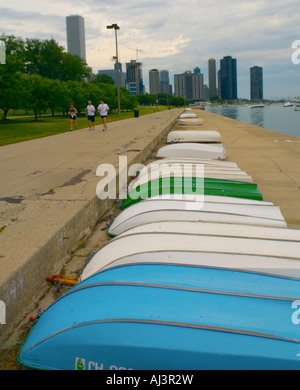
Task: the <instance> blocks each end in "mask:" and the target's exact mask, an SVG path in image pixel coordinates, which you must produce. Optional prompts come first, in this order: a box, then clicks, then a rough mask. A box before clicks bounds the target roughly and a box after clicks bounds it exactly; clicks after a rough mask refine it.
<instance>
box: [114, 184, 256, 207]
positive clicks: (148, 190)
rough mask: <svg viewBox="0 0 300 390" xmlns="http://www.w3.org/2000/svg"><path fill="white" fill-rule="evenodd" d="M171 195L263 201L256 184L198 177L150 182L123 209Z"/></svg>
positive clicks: (129, 195)
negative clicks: (141, 201)
mask: <svg viewBox="0 0 300 390" xmlns="http://www.w3.org/2000/svg"><path fill="white" fill-rule="evenodd" d="M169 194H170V195H171V194H192V195H216V196H232V197H236V198H246V199H254V200H263V197H262V194H261V193H260V192H259V190H258V188H257V184H254V183H247V182H243V181H233V180H221V179H209V178H197V177H164V178H160V179H155V180H150V181H148V182H147V183H144V184H142V185H140V186H137V187H136V188H134V189H133V190H132V191H130V192H129V193H128V194H127V197H126V198H125V199H124V200H123V202H122V208H123V209H125V208H126V207H128V206H131V205H132V204H134V203H137V202H139V201H140V200H143V199H146V198H151V197H153V196H159V195H169Z"/></svg>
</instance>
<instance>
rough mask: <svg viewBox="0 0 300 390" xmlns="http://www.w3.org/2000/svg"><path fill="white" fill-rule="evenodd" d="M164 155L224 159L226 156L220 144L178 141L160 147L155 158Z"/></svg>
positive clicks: (163, 156)
mask: <svg viewBox="0 0 300 390" xmlns="http://www.w3.org/2000/svg"><path fill="white" fill-rule="evenodd" d="M165 157H172V158H177V157H183V158H206V159H214V160H220V159H221V160H225V159H226V157H227V156H226V151H225V149H224V146H223V145H222V144H198V143H180V144H170V145H166V146H163V147H161V148H160V149H159V150H158V151H157V153H156V158H165Z"/></svg>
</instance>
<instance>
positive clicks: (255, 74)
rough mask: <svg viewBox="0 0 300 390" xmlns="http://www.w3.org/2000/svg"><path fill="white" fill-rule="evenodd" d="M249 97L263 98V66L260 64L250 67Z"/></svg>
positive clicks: (254, 98)
mask: <svg viewBox="0 0 300 390" xmlns="http://www.w3.org/2000/svg"><path fill="white" fill-rule="evenodd" d="M250 98H251V100H262V99H263V68H262V67H260V66H253V67H252V68H250Z"/></svg>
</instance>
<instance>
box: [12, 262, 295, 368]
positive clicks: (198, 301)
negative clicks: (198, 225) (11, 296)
mask: <svg viewBox="0 0 300 390" xmlns="http://www.w3.org/2000/svg"><path fill="white" fill-rule="evenodd" d="M299 298H300V279H293V278H290V277H281V276H275V275H268V274H266V273H265V274H262V273H259V272H249V271H243V270H234V269H221V268H214V267H207V266H206V267H201V266H191V265H183V264H182V265H180V264H159V263H155V257H154V258H153V263H149V262H148V263H133V264H130V263H128V264H126V265H122V266H115V267H111V268H107V269H106V270H102V271H100V272H96V273H95V274H93V275H91V276H90V277H88V278H86V279H83V280H81V281H80V283H78V284H77V285H76V286H75V287H73V288H71V289H70V290H69V291H68V292H67V293H65V294H64V295H63V296H62V297H61V298H60V299H58V300H57V301H56V302H55V303H53V304H52V305H51V306H50V307H49V308H48V309H47V310H46V311H45V312H44V313H43V314H42V315H41V317H40V318H39V320H38V321H37V323H36V325H35V326H34V328H33V330H32V331H31V333H30V334H29V336H28V338H27V340H26V342H25V344H24V345H23V347H22V349H21V351H20V353H19V356H18V359H19V362H20V363H21V364H22V365H25V366H27V367H30V368H34V369H45V370H95V369H103V370H109V369H134V370H155V369H159V370H174V369H181V370H184V369H187V370H191V369H197V370H207V369H225V370H231V369H232V370H237V369H246V370H252V369H253V370H257V369H264V370H269V369H270V370H281V369H289V370H290V369H300V333H299V326H300V325H297V324H299V322H300V320H299V321H298V318H300V314H298V316H297V304H296V303H295V301H297V300H298V299H299ZM299 306H300V303H299ZM298 311H299V310H298Z"/></svg>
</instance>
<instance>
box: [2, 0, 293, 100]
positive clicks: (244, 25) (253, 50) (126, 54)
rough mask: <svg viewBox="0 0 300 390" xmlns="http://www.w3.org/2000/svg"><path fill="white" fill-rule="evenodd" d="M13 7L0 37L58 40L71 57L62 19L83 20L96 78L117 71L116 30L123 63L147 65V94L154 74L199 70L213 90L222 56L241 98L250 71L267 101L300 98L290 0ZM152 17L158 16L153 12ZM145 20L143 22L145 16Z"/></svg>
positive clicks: (5, 12) (32, 2) (31, 0)
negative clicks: (231, 62)
mask: <svg viewBox="0 0 300 390" xmlns="http://www.w3.org/2000/svg"><path fill="white" fill-rule="evenodd" d="M82 4H83V3H82V2H81V1H79V0H73V1H72V2H70V1H69V0H66V1H65V2H64V3H61V2H60V3H59V2H58V1H57V0H53V1H51V2H50V3H49V2H47V3H46V2H45V1H44V0H40V1H37V0H28V1H27V2H26V3H24V2H22V1H21V0H15V1H14V2H13V4H10V3H8V4H6V5H5V7H1V8H0V25H1V31H0V33H4V34H7V35H15V36H20V37H22V38H39V39H51V38H53V39H55V40H56V41H57V42H58V43H59V44H60V45H62V46H64V47H65V49H66V50H67V43H66V42H67V40H66V27H65V18H66V16H69V15H71V14H76V15H77V14H78V15H81V16H82V17H83V18H84V19H85V30H86V58H87V64H88V66H89V67H92V69H93V72H94V73H95V74H96V73H97V72H98V70H101V69H112V68H113V65H114V64H113V56H114V55H115V45H114V34H113V33H112V32H111V31H109V30H107V29H106V25H108V24H111V23H118V25H119V26H120V30H119V32H118V44H119V61H120V62H121V63H123V64H124V63H127V62H130V60H135V59H137V56H138V61H139V62H141V63H142V64H143V81H144V85H145V86H146V88H147V91H148V92H149V70H151V69H159V70H162V69H167V70H169V76H170V84H173V83H174V75H175V74H181V73H184V72H186V71H193V69H194V68H195V67H199V68H200V69H201V72H202V73H203V75H204V83H205V84H206V85H208V59H209V58H215V60H216V70H217V71H218V69H219V68H220V60H221V59H222V58H223V57H225V56H232V57H233V58H236V59H237V63H238V67H237V78H238V97H239V98H246V99H249V98H250V88H249V83H250V77H249V76H250V75H249V69H250V68H251V67H254V66H259V67H263V69H264V98H266V99H281V98H288V97H291V98H292V97H295V96H299V95H300V91H299V88H298V85H300V82H299V81H300V72H299V69H300V64H297V63H293V62H292V59H291V57H292V54H293V52H295V49H292V43H293V42H294V41H297V40H299V39H300V33H299V32H298V31H299V28H298V19H299V18H298V16H299V3H298V1H295V0H287V1H286V2H285V3H282V2H279V1H277V0H275V1H272V2H271V1H270V0H262V1H260V2H258V1H257V0H253V1H249V0H242V1H240V2H234V1H233V0H227V1H225V2H224V1H221V0H215V1H214V2H213V3H212V2H211V1H209V0H204V1H202V2H201V3H200V2H198V1H197V0H190V1H189V2H188V3H186V2H183V0H173V1H172V2H171V1H170V0H166V1H165V2H163V3H160V2H158V1H154V2H151V3H148V2H145V1H143V0H140V1H137V0H131V1H130V3H129V4H128V3H124V2H121V1H120V0H112V1H110V2H109V4H99V2H98V1H96V0H86V1H85V3H84V5H82ZM153 10H155V12H153ZM145 15H147V17H146V18H145V17H144V16H145Z"/></svg>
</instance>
